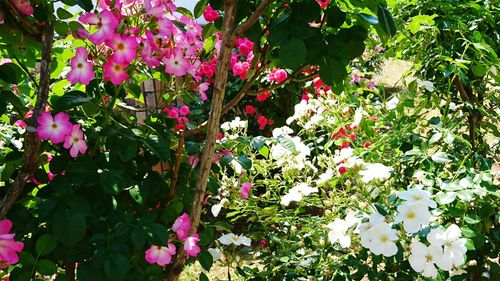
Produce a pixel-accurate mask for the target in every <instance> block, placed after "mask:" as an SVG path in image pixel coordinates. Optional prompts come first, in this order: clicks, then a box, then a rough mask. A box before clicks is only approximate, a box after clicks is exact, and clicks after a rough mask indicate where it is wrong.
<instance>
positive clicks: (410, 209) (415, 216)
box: [394, 204, 431, 233]
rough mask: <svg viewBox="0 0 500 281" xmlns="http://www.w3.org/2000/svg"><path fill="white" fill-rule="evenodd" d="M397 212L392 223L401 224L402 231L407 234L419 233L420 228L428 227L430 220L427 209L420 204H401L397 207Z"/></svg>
mask: <svg viewBox="0 0 500 281" xmlns="http://www.w3.org/2000/svg"><path fill="white" fill-rule="evenodd" d="M398 212H399V213H398V215H397V216H396V217H395V218H394V222H395V223H400V222H403V227H404V229H405V230H406V231H408V232H409V233H415V232H417V231H419V230H420V226H422V225H428V224H429V221H430V219H431V213H430V212H429V209H428V207H427V206H426V205H422V204H402V205H399V206H398Z"/></svg>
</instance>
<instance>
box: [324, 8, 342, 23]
mask: <svg viewBox="0 0 500 281" xmlns="http://www.w3.org/2000/svg"><path fill="white" fill-rule="evenodd" d="M325 13H326V16H327V20H326V25H328V26H330V27H335V28H337V27H340V26H341V25H342V24H343V23H344V21H345V18H346V13H345V12H343V11H342V10H340V8H339V7H337V6H332V7H331V8H329V9H328V10H326V12H325Z"/></svg>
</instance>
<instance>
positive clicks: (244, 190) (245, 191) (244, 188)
mask: <svg viewBox="0 0 500 281" xmlns="http://www.w3.org/2000/svg"><path fill="white" fill-rule="evenodd" d="M250 189H252V184H251V183H249V182H244V183H242V184H241V187H240V196H241V198H243V199H248V195H249V193H250Z"/></svg>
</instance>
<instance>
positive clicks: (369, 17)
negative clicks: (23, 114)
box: [359, 13, 378, 25]
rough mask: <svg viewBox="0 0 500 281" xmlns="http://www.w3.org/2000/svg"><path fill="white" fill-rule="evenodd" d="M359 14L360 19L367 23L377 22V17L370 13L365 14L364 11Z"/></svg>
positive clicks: (374, 23)
mask: <svg viewBox="0 0 500 281" xmlns="http://www.w3.org/2000/svg"><path fill="white" fill-rule="evenodd" d="M359 16H360V17H361V18H362V19H364V20H366V21H367V22H368V23H369V24H373V25H376V24H378V18H377V17H376V16H372V15H369V14H365V13H360V14H359Z"/></svg>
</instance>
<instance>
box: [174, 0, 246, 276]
mask: <svg viewBox="0 0 500 281" xmlns="http://www.w3.org/2000/svg"><path fill="white" fill-rule="evenodd" d="M235 16H236V1H235V0H225V1H224V22H223V26H222V30H223V35H222V43H221V51H220V55H219V58H218V59H217V69H216V74H215V83H214V92H213V100H212V107H211V110H210V114H209V118H208V132H207V137H206V142H205V150H204V152H203V156H202V158H201V163H200V171H199V173H198V182H197V184H196V187H195V194H194V198H193V206H192V208H191V212H190V217H191V223H192V228H191V233H195V232H197V230H198V225H199V223H200V216H201V210H202V207H203V197H204V196H205V191H206V187H207V180H208V175H209V173H210V168H211V166H212V155H213V153H214V149H215V141H216V139H217V133H218V132H219V123H220V117H221V113H222V104H223V102H224V94H225V91H226V86H227V76H228V73H229V66H230V61H231V51H232V48H233V45H234V41H235V36H234V34H233V32H234V22H235ZM185 262H186V253H185V251H184V248H183V247H181V248H180V249H179V251H178V252H177V257H176V259H175V261H174V262H173V264H172V265H171V266H170V268H169V270H168V271H167V274H166V277H165V280H166V281H176V280H178V279H179V275H180V274H181V272H182V269H183V268H184V264H185Z"/></svg>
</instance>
